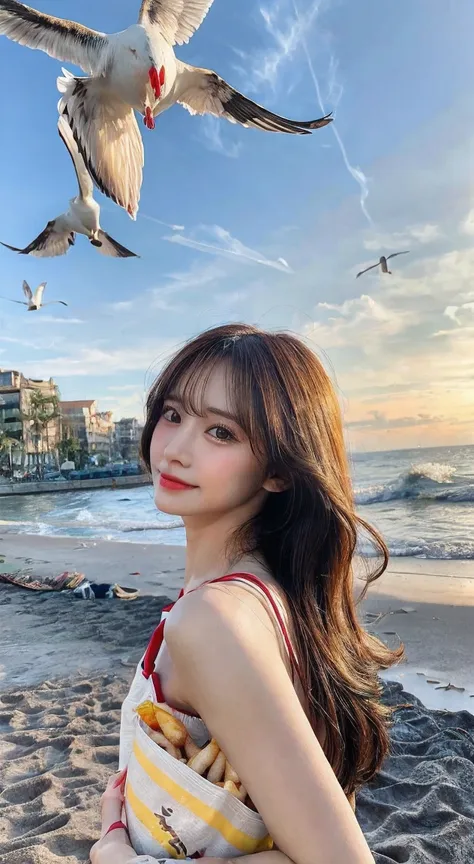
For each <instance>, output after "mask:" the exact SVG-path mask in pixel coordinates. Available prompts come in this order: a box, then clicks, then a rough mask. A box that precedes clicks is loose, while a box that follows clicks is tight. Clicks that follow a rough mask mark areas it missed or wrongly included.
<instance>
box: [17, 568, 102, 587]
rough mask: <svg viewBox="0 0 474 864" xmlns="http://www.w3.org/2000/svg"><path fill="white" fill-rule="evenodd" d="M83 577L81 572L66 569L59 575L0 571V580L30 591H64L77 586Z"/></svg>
mask: <svg viewBox="0 0 474 864" xmlns="http://www.w3.org/2000/svg"><path fill="white" fill-rule="evenodd" d="M85 578H86V577H85V576H84V574H83V573H77V572H76V571H74V572H73V573H70V572H69V571H68V570H66V571H65V572H64V573H60V574H59V576H34V575H33V574H32V573H24V572H22V571H21V570H18V572H17V573H0V582H4V583H6V584H9V585H17V586H18V587H19V588H28V589H29V590H30V591H65V590H67V589H72V588H77V586H78V585H80V584H81V582H83V581H84V579H85Z"/></svg>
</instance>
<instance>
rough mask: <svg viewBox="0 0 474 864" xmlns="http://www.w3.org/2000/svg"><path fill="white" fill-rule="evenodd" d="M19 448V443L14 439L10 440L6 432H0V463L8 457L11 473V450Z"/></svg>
mask: <svg viewBox="0 0 474 864" xmlns="http://www.w3.org/2000/svg"><path fill="white" fill-rule="evenodd" d="M19 447H21V443H20V441H17V439H16V438H11V437H10V435H7V433H6V432H4V431H2V430H0V462H3V461H4V459H5V457H6V456H8V463H9V467H10V470H11V471H13V464H12V450H15V449H17V450H18V449H19Z"/></svg>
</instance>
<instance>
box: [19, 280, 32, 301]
mask: <svg viewBox="0 0 474 864" xmlns="http://www.w3.org/2000/svg"><path fill="white" fill-rule="evenodd" d="M22 287H23V294H24V295H25V297H26V299H27V300H28V302H30V300H32V299H33V292H32V290H31V288H30V286H29V285H28V282H27V281H26V279H23V285H22ZM18 302H19V303H23V300H19V301H18Z"/></svg>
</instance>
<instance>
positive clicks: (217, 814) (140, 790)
mask: <svg viewBox="0 0 474 864" xmlns="http://www.w3.org/2000/svg"><path fill="white" fill-rule="evenodd" d="M166 614H167V613H163V616H162V619H163V618H164V617H166ZM158 657H159V654H158ZM157 660H158V658H157ZM155 667H156V662H155ZM146 700H151V701H154V702H156V701H157V697H156V694H155V690H154V686H153V682H152V678H151V677H150V678H149V679H148V680H147V679H146V678H145V677H144V675H143V671H142V664H141V662H140V663H139V664H138V666H137V670H136V673H135V677H134V679H133V681H132V685H131V687H130V691H129V693H128V695H127V697H126V699H125V700H124V703H123V706H122V715H121V725H120V756H119V767H120V770H122V769H123V768H125V767H128V771H127V781H126V786H125V812H126V818H127V826H128V830H129V834H130V841H131V844H132V847H133V849H134V850H135V851H136V852H137V853H138V857H137V858H136V859H133V860H134V861H136V864H155V862H156V861H157V860H160V859H163V858H165V859H169V858H179V859H181V860H183V859H185V858H186V857H187V856H189V855H191V856H194V855H195V853H199V854H200V855H206V856H210V857H213V858H235V857H237V856H239V855H244V854H251V853H252V852H256V851H263V850H267V849H271V848H272V841H271V839H270V837H269V835H268V832H267V829H266V827H265V824H264V822H263V819H262V818H261V816H260V815H259V814H258V813H256V812H255V811H254V810H251V809H250V808H248V807H247V806H246V805H245V804H243V803H242V802H241V801H239V800H238V799H237V798H236V797H234V796H233V795H231V794H230V793H229V792H227V791H226V790H224V789H222V788H221V787H219V786H216V785H214V784H212V783H210V782H209V781H208V780H206V779H205V778H204V777H201V776H200V775H199V774H197V773H196V772H195V771H193V770H192V769H191V768H189V767H188V766H187V765H186V764H185V763H182V762H179V761H178V760H177V759H175V758H173V757H172V756H170V755H169V754H168V753H167V752H166V751H165V750H163V749H162V748H161V747H159V746H158V745H157V744H156V743H155V742H154V741H152V739H151V738H150V737H149V736H148V735H147V734H146V731H145V728H146V727H145V726H144V724H143V722H142V721H141V720H140V718H139V716H138V714H137V713H136V710H135V709H136V708H137V706H138V705H139V704H140V703H141V702H144V701H146ZM169 710H170V711H172V713H173V714H174V715H175V716H176V717H178V718H179V719H180V720H181V721H182V722H183V723H184V725H185V726H186V728H187V730H188V732H189V734H190V735H191V737H192V738H193V739H194V741H195V742H196V744H198V746H200V747H202V746H203V745H204V744H206V743H207V741H208V740H209V737H210V736H209V732H208V730H207V727H206V725H205V724H204V722H203V721H202V720H201V719H200V718H197V717H190V716H188V715H185V714H181V713H180V712H178V711H175V710H173V709H169ZM235 844H237V845H235ZM147 856H148V857H147ZM150 856H151V857H150Z"/></svg>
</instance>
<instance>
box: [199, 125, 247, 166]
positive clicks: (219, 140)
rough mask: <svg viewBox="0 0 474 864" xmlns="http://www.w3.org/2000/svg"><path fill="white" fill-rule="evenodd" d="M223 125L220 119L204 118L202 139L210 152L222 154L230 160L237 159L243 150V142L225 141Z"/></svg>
mask: <svg viewBox="0 0 474 864" xmlns="http://www.w3.org/2000/svg"><path fill="white" fill-rule="evenodd" d="M222 133H223V123H222V120H221V119H220V118H219V117H212V116H207V117H203V118H202V122H201V138H202V140H203V142H204V144H205V145H206V147H207V149H208V150H211V151H212V152H213V153H220V154H221V155H222V156H227V157H229V159H237V157H238V156H239V154H240V151H241V149H242V142H241V141H225V140H224V139H223V137H222Z"/></svg>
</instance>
